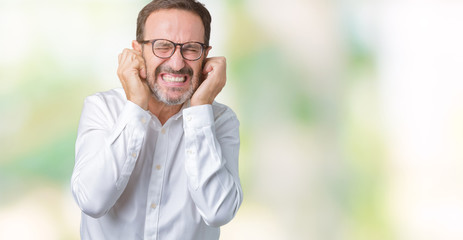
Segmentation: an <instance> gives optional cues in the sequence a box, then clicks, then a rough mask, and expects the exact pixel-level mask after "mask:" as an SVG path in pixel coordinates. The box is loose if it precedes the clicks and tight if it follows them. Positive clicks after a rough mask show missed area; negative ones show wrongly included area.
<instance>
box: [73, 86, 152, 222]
mask: <svg viewBox="0 0 463 240" xmlns="http://www.w3.org/2000/svg"><path fill="white" fill-rule="evenodd" d="M118 104H119V105H120V107H119V109H118V108H117V104H115V103H112V102H111V101H110V99H104V98H103V97H102V96H99V95H93V96H90V97H88V98H87V99H86V100H85V103H84V108H83V111H82V115H81V119H80V122H79V129H78V135H77V140H76V156H75V157H76V158H75V166H74V171H73V174H72V182H71V184H72V193H73V195H74V198H75V200H76V202H77V204H78V205H79V207H80V208H81V209H82V211H83V212H84V213H85V214H87V215H89V216H91V217H95V218H96V217H101V216H103V215H104V214H106V213H107V212H108V211H109V209H111V207H112V206H113V205H114V204H115V202H116V201H117V199H118V198H119V197H120V195H121V194H122V192H123V191H124V189H125V187H126V185H127V182H128V180H129V178H130V175H131V173H132V170H133V168H134V166H135V163H136V161H137V158H138V155H139V153H140V150H141V146H142V144H143V141H144V137H145V135H146V131H147V127H148V122H149V118H150V115H149V113H148V112H147V111H145V110H143V109H142V108H140V107H139V106H138V105H136V104H134V103H133V102H131V101H125V103H124V102H119V103H118Z"/></svg>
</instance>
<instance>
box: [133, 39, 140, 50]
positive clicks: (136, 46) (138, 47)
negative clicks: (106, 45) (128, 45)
mask: <svg viewBox="0 0 463 240" xmlns="http://www.w3.org/2000/svg"><path fill="white" fill-rule="evenodd" d="M132 48H133V50H135V51H137V52H142V45H141V44H140V43H139V42H138V41H137V40H133V41H132Z"/></svg>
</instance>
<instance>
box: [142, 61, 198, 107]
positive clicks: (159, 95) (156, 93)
mask: <svg viewBox="0 0 463 240" xmlns="http://www.w3.org/2000/svg"><path fill="white" fill-rule="evenodd" d="M145 69H147V68H146V66H145ZM161 71H163V72H167V73H172V74H186V75H188V76H189V77H190V85H189V88H188V90H187V91H186V92H185V93H184V94H182V95H181V96H180V97H177V98H171V97H169V96H168V94H167V93H166V92H162V90H161V89H160V88H159V84H158V83H157V82H156V80H157V79H158V77H159V74H160V73H161ZM150 75H151V74H148V76H147V80H148V85H149V87H150V90H151V95H152V96H153V97H154V98H155V99H157V100H158V101H160V102H162V103H165V104H166V105H169V106H174V105H180V104H183V103H185V102H186V101H187V100H188V99H190V98H191V96H193V93H194V92H195V91H196V88H197V87H196V88H195V87H194V86H193V83H194V82H195V81H194V80H195V79H194V77H195V76H194V75H193V70H192V69H191V68H190V67H188V66H185V67H184V68H182V69H180V70H179V71H174V70H173V69H171V68H170V67H167V66H163V65H160V66H158V67H157V68H156V70H155V73H154V78H152V75H151V76H150ZM201 78H202V73H201V72H200V73H199V79H201ZM150 80H152V81H150ZM198 86H199V84H198ZM182 90H183V88H175V87H172V88H169V91H173V92H180V91H182Z"/></svg>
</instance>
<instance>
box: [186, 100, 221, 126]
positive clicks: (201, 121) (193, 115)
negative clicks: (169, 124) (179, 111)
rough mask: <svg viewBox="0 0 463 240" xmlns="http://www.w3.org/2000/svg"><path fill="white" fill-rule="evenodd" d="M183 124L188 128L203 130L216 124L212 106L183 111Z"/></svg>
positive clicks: (195, 107) (201, 106) (190, 108)
mask: <svg viewBox="0 0 463 240" xmlns="http://www.w3.org/2000/svg"><path fill="white" fill-rule="evenodd" d="M183 123H184V126H185V127H187V128H203V127H206V126H212V125H213V124H214V113H213V111H212V105H210V104H207V105H200V106H194V107H189V108H185V109H183Z"/></svg>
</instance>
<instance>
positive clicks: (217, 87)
mask: <svg viewBox="0 0 463 240" xmlns="http://www.w3.org/2000/svg"><path fill="white" fill-rule="evenodd" d="M226 67H227V63H226V59H225V57H212V58H206V62H205V64H204V68H203V74H204V76H206V79H204V81H203V82H202V83H201V85H199V87H198V89H197V90H196V92H195V93H194V94H193V96H192V97H191V106H198V105H203V104H212V102H213V101H214V99H215V97H217V95H218V94H219V93H220V91H222V88H223V87H224V86H225V83H226V81H227V74H226Z"/></svg>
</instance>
